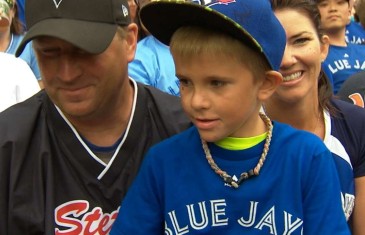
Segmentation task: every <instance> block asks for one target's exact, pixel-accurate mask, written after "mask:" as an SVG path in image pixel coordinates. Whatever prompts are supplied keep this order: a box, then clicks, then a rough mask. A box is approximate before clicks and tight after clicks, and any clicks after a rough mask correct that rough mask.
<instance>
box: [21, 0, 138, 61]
mask: <svg viewBox="0 0 365 235" xmlns="http://www.w3.org/2000/svg"><path fill="white" fill-rule="evenodd" d="M129 14H130V13H129V7H128V2H127V0H26V2H25V19H26V25H27V28H28V32H27V33H26V34H25V36H24V38H23V40H22V42H21V43H20V45H19V47H18V50H17V51H16V54H15V55H16V56H19V55H20V54H21V53H22V51H23V49H24V47H25V46H26V44H27V43H28V42H29V41H30V40H32V39H34V38H36V37H39V36H52V37H56V38H59V39H63V40H65V41H67V42H69V43H71V44H73V45H75V46H77V47H79V48H81V49H83V50H85V51H87V52H89V53H92V54H99V53H101V52H103V51H104V50H105V49H106V48H107V47H108V46H109V44H110V43H111V41H112V39H113V37H114V35H115V33H116V30H117V27H118V25H119V26H126V25H129V24H130V22H131V20H130V16H129Z"/></svg>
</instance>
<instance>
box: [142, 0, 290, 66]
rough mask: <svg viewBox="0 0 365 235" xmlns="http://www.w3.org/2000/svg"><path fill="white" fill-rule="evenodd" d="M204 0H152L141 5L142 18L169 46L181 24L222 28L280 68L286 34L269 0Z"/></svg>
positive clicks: (146, 25) (148, 27)
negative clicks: (193, 0)
mask: <svg viewBox="0 0 365 235" xmlns="http://www.w3.org/2000/svg"><path fill="white" fill-rule="evenodd" d="M205 3H206V5H199V4H197V3H192V2H187V1H180V0H162V1H153V2H151V3H149V4H147V5H146V6H144V7H142V9H141V11H140V18H141V21H142V24H143V25H144V26H145V27H146V28H147V30H148V31H149V32H150V33H151V34H152V35H153V36H155V37H156V38H157V39H158V40H160V41H161V42H163V43H164V44H166V45H169V43H170V39H171V37H172V35H173V34H174V33H175V31H176V30H177V29H178V28H180V27H182V26H200V27H204V28H210V29H212V30H217V31H221V32H223V33H225V34H227V35H230V36H231V37H233V38H236V39H238V40H240V41H242V42H243V43H244V44H245V45H248V46H250V47H252V48H253V49H255V50H256V51H259V52H260V53H262V54H263V55H264V57H265V58H266V59H267V61H268V62H269V64H270V66H271V68H272V69H273V70H279V67H280V64H281V60H282V57H283V54H284V50H285V44H286V35H285V31H284V29H283V27H282V25H281V24H280V22H279V21H278V19H277V18H276V17H275V15H274V12H273V10H272V9H271V4H270V2H269V0H212V1H209V2H208V3H207V1H205Z"/></svg>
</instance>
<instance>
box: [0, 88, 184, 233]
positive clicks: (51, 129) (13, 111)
mask: <svg viewBox="0 0 365 235" xmlns="http://www.w3.org/2000/svg"><path fill="white" fill-rule="evenodd" d="M137 87H138V89H137V90H138V95H137V97H136V99H135V110H134V112H133V114H132V119H131V122H130V123H131V124H130V127H129V129H128V130H127V131H126V133H125V136H126V138H125V139H124V140H123V143H122V144H121V148H120V150H119V152H118V153H117V155H116V157H115V158H113V159H112V160H111V161H110V162H109V164H105V163H103V162H101V161H100V160H99V161H98V159H95V158H93V157H92V156H91V154H90V153H89V152H88V151H87V147H85V146H84V145H83V143H82V141H80V139H79V138H77V135H75V133H74V132H73V131H72V128H71V126H70V125H68V124H67V122H66V120H65V119H64V118H63V117H62V115H61V113H60V112H59V111H58V110H57V108H56V107H55V105H54V104H53V103H52V102H51V100H50V99H49V97H48V95H47V94H46V93H45V92H44V91H41V92H40V93H38V94H37V95H35V96H33V97H32V98H30V99H28V100H27V101H25V102H23V103H20V104H17V105H15V106H13V107H11V108H10V109H8V110H6V111H4V112H3V113H1V114H0V133H1V134H0V192H1V197H0V234H1V235H6V234H9V235H26V234H29V235H35V234H47V235H48V234H49V235H51V234H107V233H108V232H109V231H110V228H111V225H112V224H113V222H114V220H115V219H116V216H117V214H118V210H119V206H120V203H121V200H122V198H123V197H124V195H125V193H126V190H127V189H128V187H129V186H130V184H131V182H132V180H133V179H134V177H135V176H136V173H137V171H138V169H139V166H140V163H141V161H142V159H143V156H144V154H145V152H146V151H147V149H148V148H149V147H150V146H151V145H153V144H155V143H157V142H159V141H161V140H162V139H165V138H167V137H169V136H171V135H173V134H176V133H178V132H180V131H182V130H184V129H186V128H187V127H188V126H190V122H189V121H188V119H187V118H186V116H185V114H184V113H183V111H182V109H181V105H180V101H179V98H177V97H173V96H170V95H168V94H165V93H162V92H160V91H158V90H156V89H154V88H150V87H146V86H143V85H140V84H139V85H137Z"/></svg>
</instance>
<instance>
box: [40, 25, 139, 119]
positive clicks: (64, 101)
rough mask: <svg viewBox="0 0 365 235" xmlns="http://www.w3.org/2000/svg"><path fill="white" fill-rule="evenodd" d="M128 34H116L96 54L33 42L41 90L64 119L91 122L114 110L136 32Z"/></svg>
mask: <svg viewBox="0 0 365 235" xmlns="http://www.w3.org/2000/svg"><path fill="white" fill-rule="evenodd" d="M135 28H136V27H135ZM132 31H133V32H127V36H126V38H123V39H122V38H121V37H120V36H119V35H118V34H116V35H115V36H114V38H113V40H112V42H111V44H110V45H109V47H108V48H107V49H106V50H105V51H104V52H102V53H100V54H90V53H88V52H86V51H84V50H82V49H80V48H77V47H75V46H74V45H72V44H70V43H68V42H66V41H64V40H61V39H58V38H54V37H39V38H36V39H35V40H34V42H33V46H34V49H35V52H36V55H37V59H38V63H39V67H40V70H41V73H42V81H43V83H44V88H45V90H46V91H47V93H48V95H49V96H50V98H51V100H52V101H53V102H54V103H55V104H56V105H57V106H58V107H59V108H60V109H61V110H62V111H63V113H64V114H65V115H66V117H68V118H69V119H72V118H74V119H82V118H86V119H93V118H100V117H102V116H103V115H106V114H110V112H113V110H116V108H115V106H116V104H118V102H120V100H122V99H123V92H122V91H123V88H124V87H126V85H125V84H126V83H129V79H128V71H127V65H128V62H130V61H131V60H133V58H134V52H135V44H136V30H132ZM134 31H135V32H134Z"/></svg>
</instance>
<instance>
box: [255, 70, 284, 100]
mask: <svg viewBox="0 0 365 235" xmlns="http://www.w3.org/2000/svg"><path fill="white" fill-rule="evenodd" d="M282 81H283V76H282V75H281V73H279V72H277V71H274V70H270V71H267V72H265V79H264V81H263V82H262V84H261V86H260V89H259V95H258V99H259V100H261V101H262V102H263V101H265V100H267V99H268V98H270V96H271V95H272V94H273V93H274V92H275V91H276V88H277V87H278V86H279V85H280V84H281V83H282Z"/></svg>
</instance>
